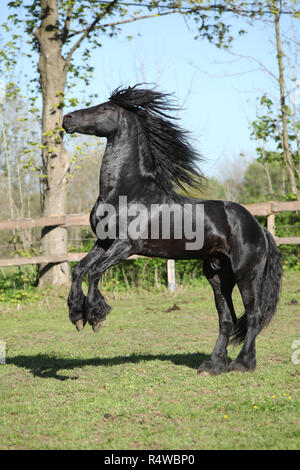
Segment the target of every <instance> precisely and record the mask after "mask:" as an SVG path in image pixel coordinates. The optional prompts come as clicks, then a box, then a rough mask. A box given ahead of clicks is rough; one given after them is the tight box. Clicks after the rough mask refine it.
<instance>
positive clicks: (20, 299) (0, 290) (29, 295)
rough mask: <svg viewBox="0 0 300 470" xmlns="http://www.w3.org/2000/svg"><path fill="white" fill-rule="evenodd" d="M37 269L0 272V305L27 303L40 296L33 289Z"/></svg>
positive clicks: (29, 268) (2, 270) (28, 268)
mask: <svg viewBox="0 0 300 470" xmlns="http://www.w3.org/2000/svg"><path fill="white" fill-rule="evenodd" d="M36 281H37V269H36V268H35V267H28V266H26V267H25V268H17V269H16V268H13V269H12V268H10V269H6V270H4V269H3V268H2V269H1V270H0V303H1V302H10V303H12V304H18V303H27V302H29V301H32V300H34V299H37V298H39V297H40V296H41V293H40V292H39V291H38V290H37V289H36V288H35V285H36Z"/></svg>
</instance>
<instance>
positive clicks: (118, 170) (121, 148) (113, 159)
mask: <svg viewBox="0 0 300 470" xmlns="http://www.w3.org/2000/svg"><path fill="white" fill-rule="evenodd" d="M133 118H135V116H131V119H130V120H128V121H127V122H124V123H123V125H122V126H120V131H119V132H118V133H117V134H116V135H114V136H113V137H111V138H109V139H108V140H107V146H106V149H105V152H104V156H103V159H102V165H101V171H100V192H101V196H102V197H103V199H105V200H107V199H112V198H114V197H116V196H118V195H129V194H130V193H131V192H132V191H133V189H134V190H135V193H136V192H137V191H138V189H139V188H140V189H141V190H144V188H145V184H146V182H147V184H149V182H151V181H154V179H155V172H154V166H153V162H152V158H151V155H150V151H149V148H148V144H147V139H146V136H145V135H144V132H143V130H142V128H141V126H140V124H139V122H138V119H137V118H136V119H133Z"/></svg>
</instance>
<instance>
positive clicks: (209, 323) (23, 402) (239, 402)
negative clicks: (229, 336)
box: [0, 272, 300, 450]
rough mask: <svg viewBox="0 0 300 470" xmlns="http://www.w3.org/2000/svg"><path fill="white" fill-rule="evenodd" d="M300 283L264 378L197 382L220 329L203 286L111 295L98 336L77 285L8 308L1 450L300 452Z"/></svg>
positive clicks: (262, 357) (266, 334) (292, 279)
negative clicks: (72, 292)
mask: <svg viewBox="0 0 300 470" xmlns="http://www.w3.org/2000/svg"><path fill="white" fill-rule="evenodd" d="M299 281H300V274H299V273H297V272H294V273H286V274H285V276H284V281H283V288H282V295H281V301H280V306H279V309H278V312H277V314H276V316H275V318H274V320H273V321H272V323H271V324H270V325H269V327H268V328H267V329H266V330H264V331H263V332H262V333H261V334H260V335H259V337H258V340H257V359H258V361H257V362H258V363H257V369H256V371H254V372H252V373H240V372H239V373H236V372H232V373H226V374H223V375H220V376H215V377H210V376H199V375H197V367H198V366H199V364H200V363H201V362H202V361H203V360H205V359H206V358H207V357H208V355H209V354H210V353H211V351H212V348H213V346H214V343H215V341H216V338H217V333H218V319H217V313H216V310H215V306H214V301H213V295H212V291H211V288H210V286H209V285H208V284H207V283H204V282H202V281H199V283H198V285H194V286H189V287H186V288H183V287H179V288H178V290H177V292H176V293H175V294H171V293H169V292H168V291H167V290H166V289H165V288H161V289H160V290H157V291H153V292H151V291H146V290H141V291H136V290H132V292H127V293H126V292H122V293H116V292H113V291H107V292H106V294H107V300H108V303H110V304H111V305H112V307H113V309H112V312H111V313H110V315H109V316H108V317H107V321H106V324H105V326H104V328H103V329H102V330H100V332H99V333H97V334H95V333H93V331H92V330H91V328H90V327H89V326H88V325H87V326H86V327H85V329H84V330H83V331H82V332H80V333H78V332H77V331H76V329H75V328H74V326H73V325H72V324H71V323H70V322H69V319H68V314H67V308H66V297H67V291H66V290H62V289H61V290H58V289H50V290H48V291H45V292H44V293H41V294H39V295H36V297H34V296H32V298H30V300H27V301H26V299H21V300H20V302H18V301H17V300H16V301H15V302H14V303H11V302H10V303H5V302H1V303H0V311H1V313H0V340H1V341H3V342H5V343H6V364H2V365H0V417H1V419H0V449H2V450H3V449H111V450H120V449H122V450H123V449H150V450H151V449H191V450H192V449H299V448H300V364H297V362H300V351H299V354H297V350H296V349H295V344H296V343H295V341H296V340H300V282H299ZM235 298H236V302H235V304H236V310H237V312H238V313H239V314H241V313H242V304H241V301H240V299H239V296H238V293H237V292H235ZM293 346H294V349H293ZM298 349H300V346H298ZM237 353H238V348H237V347H236V346H235V347H230V348H229V355H230V357H231V358H234V357H235V356H236V355H237Z"/></svg>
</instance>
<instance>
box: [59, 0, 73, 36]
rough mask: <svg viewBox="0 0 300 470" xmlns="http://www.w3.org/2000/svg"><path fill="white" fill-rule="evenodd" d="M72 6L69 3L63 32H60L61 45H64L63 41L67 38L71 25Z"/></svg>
mask: <svg viewBox="0 0 300 470" xmlns="http://www.w3.org/2000/svg"><path fill="white" fill-rule="evenodd" d="M73 6H74V4H73V3H70V4H69V6H68V10H67V14H66V19H65V23H64V27H63V31H62V37H61V38H62V42H63V43H65V41H66V39H67V37H68V34H69V31H70V25H71V20H72V13H73Z"/></svg>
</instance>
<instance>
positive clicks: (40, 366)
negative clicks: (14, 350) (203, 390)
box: [7, 353, 210, 380]
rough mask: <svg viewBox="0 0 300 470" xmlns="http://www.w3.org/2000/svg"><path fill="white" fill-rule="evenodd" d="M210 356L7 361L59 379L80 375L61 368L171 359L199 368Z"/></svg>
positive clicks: (41, 357)
mask: <svg viewBox="0 0 300 470" xmlns="http://www.w3.org/2000/svg"><path fill="white" fill-rule="evenodd" d="M209 357H210V356H208V355H207V354H203V353H186V354H132V355H130V356H116V357H109V358H91V359H68V358H62V357H58V356H52V355H51V356H50V355H47V354H37V355H31V356H15V357H12V358H8V360H7V363H8V364H13V365H15V366H17V367H22V368H25V369H28V370H29V371H30V372H31V373H32V375H34V376H35V377H41V378H44V379H46V378H54V379H57V380H76V379H78V378H79V377H78V376H77V375H76V374H75V375H74V376H72V377H67V376H65V375H59V374H58V372H59V371H60V370H72V369H77V368H79V367H85V366H95V367H112V366H118V365H120V364H136V363H139V362H143V361H156V360H159V361H171V362H173V364H175V365H182V366H187V367H190V368H192V369H197V368H198V367H199V365H200V364H201V363H202V362H203V361H205V360H207V359H209Z"/></svg>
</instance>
